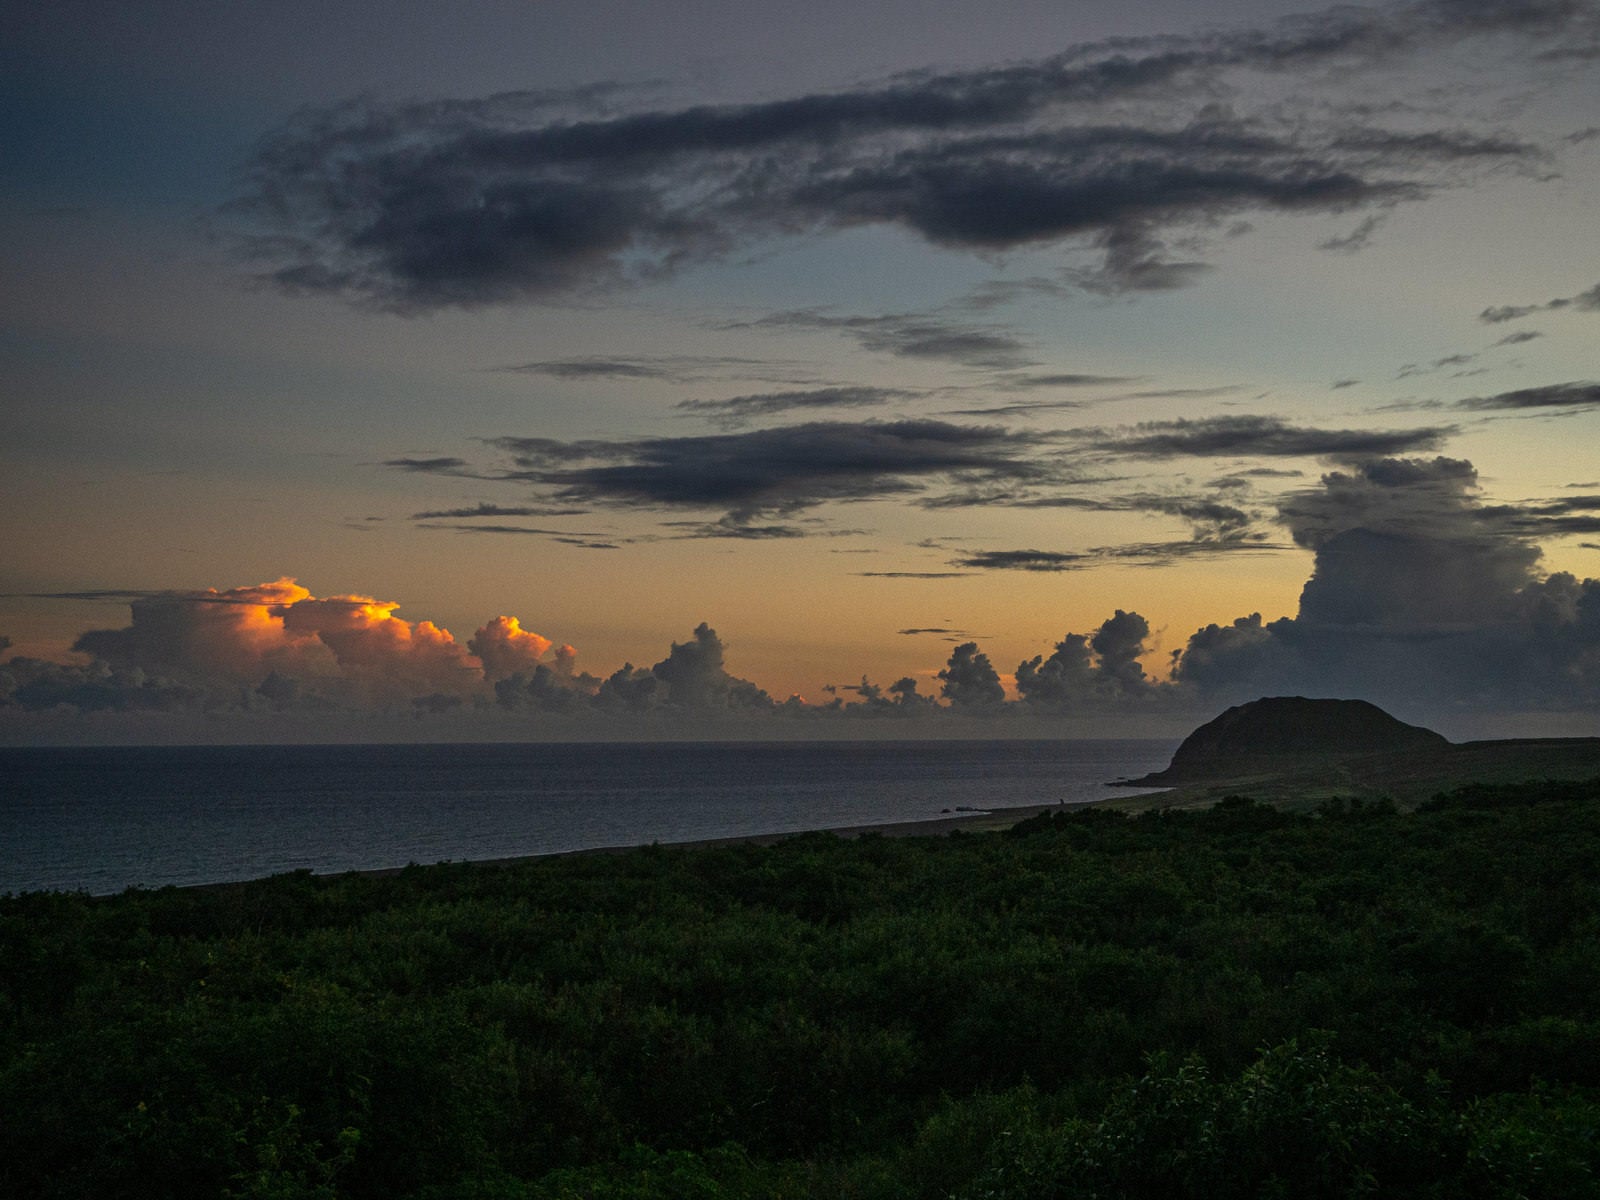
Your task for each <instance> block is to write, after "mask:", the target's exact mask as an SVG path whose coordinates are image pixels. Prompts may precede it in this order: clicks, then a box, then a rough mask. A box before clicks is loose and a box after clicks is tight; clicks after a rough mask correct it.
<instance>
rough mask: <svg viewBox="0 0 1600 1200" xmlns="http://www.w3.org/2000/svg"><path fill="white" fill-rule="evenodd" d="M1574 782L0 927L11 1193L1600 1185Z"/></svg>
mask: <svg viewBox="0 0 1600 1200" xmlns="http://www.w3.org/2000/svg"><path fill="white" fill-rule="evenodd" d="M1597 863H1600V780H1597V781H1593V782H1591V783H1588V784H1543V785H1529V786H1524V787H1518V788H1481V787H1480V788H1471V789H1466V790H1464V791H1462V792H1458V793H1455V794H1453V795H1452V796H1450V797H1445V798H1441V799H1439V800H1438V801H1435V802H1434V803H1432V804H1429V805H1425V806H1424V807H1423V809H1421V810H1419V811H1417V812H1415V813H1397V812H1395V811H1393V810H1392V809H1390V808H1388V807H1387V806H1377V807H1374V806H1365V807H1364V806H1361V805H1351V804H1346V805H1342V806H1341V805H1330V806H1327V807H1325V808H1324V810H1323V811H1321V812H1320V813H1318V814H1316V815H1293V814H1289V813H1284V812H1280V811H1277V810H1275V809H1270V808H1266V807H1262V806H1259V805H1255V804H1252V803H1251V802H1249V801H1247V800H1237V799H1236V800H1230V801H1225V802H1224V803H1223V804H1221V805H1219V806H1218V807H1216V808H1215V809H1212V810H1209V811H1206V812H1165V813H1150V814H1146V815H1143V816H1140V817H1137V818H1130V817H1123V816H1120V815H1117V814H1114V813H1109V812H1103V811H1084V812H1074V813H1070V814H1068V813H1062V814H1058V815H1050V816H1047V817H1043V818H1039V819H1036V820H1033V821H1030V822H1027V823H1025V824H1024V825H1021V826H1019V827H1018V828H1016V829H1015V830H1013V831H1011V832H1009V833H1007V834H981V835H961V834H957V835H953V836H950V837H947V838H912V839H885V838H877V837H864V838H861V839H859V840H840V839H837V838H833V837H829V836H824V835H816V836H807V837H801V838H795V839H793V840H790V841H786V842H784V843H782V844H780V845H777V846H773V847H768V848H760V847H755V846H748V845H745V846H731V847H725V848H716V849H700V850H668V849H660V848H650V849H643V850H638V851H633V852H629V853H625V854H620V855H593V856H579V857H570V858H560V859H550V860H545V861H540V862H534V863H528V864H524V865H520V866H515V867H508V868H504V869H491V868H472V867H466V866H460V865H444V866H436V867H428V868H418V867H413V868H408V869H407V870H405V871H403V872H401V873H399V874H396V875H391V876H386V877H356V876H347V877H341V878H333V879H318V878H312V877H310V876H309V875H305V874H298V875H289V876H280V877H277V878H273V879H269V880H264V881H261V882H259V883H254V884H248V885H239V886H228V887H222V888H217V889H209V890H198V889H190V890H176V889H166V890H162V891H158V892H140V891H132V892H128V893H126V894H124V895H122V896H119V897H111V898H102V899H91V898H88V897H84V896H75V895H59V894H50V893H37V894H28V895H22V896H16V897H7V898H4V899H0V1194H4V1195H10V1196H37V1197H97V1198H104V1197H122V1196H128V1197H143V1196H231V1197H277V1198H288V1197H335V1196H350V1197H384V1198H390V1197H416V1198H418V1200H442V1198H444V1197H467V1198H469V1200H470V1198H479V1200H511V1198H526V1200H546V1198H550V1200H554V1198H562V1200H567V1198H571V1200H578V1198H580V1197H582V1198H589V1197H640V1198H643V1197H678V1198H684V1200H688V1198H699V1197H737V1196H752V1197H754V1196H762V1197H766V1196H776V1197H805V1196H816V1197H824V1196H826V1197H833V1196H853V1197H862V1198H871V1200H892V1198H899V1197H923V1196H930V1197H934V1196H936V1197H947V1196H953V1197H972V1198H977V1197H996V1198H999V1197H1016V1198H1024V1197H1026V1198H1030V1200H1031V1198H1041V1197H1094V1196H1103V1197H1145V1196H1148V1197H1163V1198H1167V1197H1180V1196H1205V1197H1232V1196H1241V1197H1242V1196H1294V1197H1322V1196H1328V1197H1332V1196H1356V1195H1369V1194H1370V1195H1383V1196H1426V1197H1457V1196H1464V1197H1517V1196H1527V1197H1534V1196H1550V1197H1582V1196H1590V1195H1597V1194H1600V1185H1597V1183H1596V1178H1595V1172H1596V1168H1597V1166H1600V1141H1597V1139H1600V876H1597V873H1596V870H1595V868H1596V864H1597Z"/></svg>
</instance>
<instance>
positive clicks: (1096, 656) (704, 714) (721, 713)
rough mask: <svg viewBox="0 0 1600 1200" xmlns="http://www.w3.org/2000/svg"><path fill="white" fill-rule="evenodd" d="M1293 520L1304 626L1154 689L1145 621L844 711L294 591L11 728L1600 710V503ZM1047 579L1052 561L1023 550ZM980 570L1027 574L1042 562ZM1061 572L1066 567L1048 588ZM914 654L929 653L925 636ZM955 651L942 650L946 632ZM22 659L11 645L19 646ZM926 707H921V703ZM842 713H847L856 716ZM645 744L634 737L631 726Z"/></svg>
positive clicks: (685, 665) (1383, 500)
mask: <svg viewBox="0 0 1600 1200" xmlns="http://www.w3.org/2000/svg"><path fill="white" fill-rule="evenodd" d="M1276 520H1277V521H1278V522H1279V523H1281V524H1282V525H1283V526H1284V527H1285V528H1286V529H1287V530H1288V532H1289V534H1290V535H1291V537H1292V538H1293V540H1294V542H1295V543H1296V544H1298V545H1300V546H1302V547H1304V548H1306V549H1308V550H1310V551H1311V552H1312V554H1313V556H1314V559H1313V561H1314V567H1313V571H1312V574H1311V577H1310V579H1308V580H1307V581H1306V584H1305V586H1304V589H1303V590H1302V592H1301V597H1300V605H1299V611H1298V613H1297V614H1296V615H1295V616H1293V617H1287V618H1284V619H1282V620H1277V621H1271V622H1263V621H1262V619H1261V617H1260V615H1259V614H1255V613H1252V614H1249V615H1245V616H1241V617H1239V618H1237V619H1236V620H1234V621H1233V622H1232V623H1230V624H1211V625H1208V626H1206V627H1204V628H1201V629H1198V630H1196V631H1195V632H1194V633H1193V634H1192V635H1191V636H1190V637H1189V638H1188V640H1187V642H1186V643H1185V645H1184V646H1182V647H1181V648H1180V649H1178V650H1176V651H1174V652H1173V653H1172V655H1171V663H1170V673H1169V675H1168V676H1167V677H1166V678H1158V677H1153V676H1152V675H1151V674H1149V673H1147V672H1146V670H1145V667H1144V665H1143V663H1142V662H1141V658H1142V657H1145V656H1148V655H1149V653H1150V651H1151V649H1152V647H1151V645H1150V643H1149V638H1150V635H1151V629H1150V625H1149V622H1148V621H1147V620H1146V619H1145V618H1144V617H1143V616H1142V615H1140V614H1139V613H1138V612H1136V611H1133V610H1132V609H1129V610H1122V609H1118V610H1117V611H1116V612H1115V613H1113V614H1112V615H1111V616H1110V617H1108V618H1107V619H1106V620H1105V622H1104V623H1102V624H1101V625H1100V626H1099V627H1098V628H1097V629H1094V630H1092V631H1089V632H1087V633H1067V634H1066V635H1065V636H1064V637H1063V638H1062V639H1061V640H1060V641H1059V642H1057V643H1056V645H1055V646H1054V647H1053V648H1052V649H1051V651H1050V652H1049V653H1048V654H1047V655H1046V654H1042V653H1041V654H1039V655H1036V656H1034V657H1033V658H1031V659H1027V660H1024V661H1022V662H1020V663H1018V664H1017V665H1016V667H1015V669H1014V670H1013V671H1012V672H1010V676H1009V677H1010V682H1011V684H1012V692H1013V694H1014V696H1015V699H1008V698H1007V689H1006V686H1005V682H1004V681H1003V679H1002V676H1001V673H1000V671H999V670H998V669H997V668H996V667H995V665H994V664H993V663H992V662H991V660H990V658H989V657H988V655H987V654H986V653H984V652H983V650H982V649H981V647H980V646H979V644H978V643H977V642H976V641H966V642H962V643H961V644H959V645H957V646H956V647H955V649H954V651H953V652H952V653H951V654H950V656H949V659H948V661H947V662H946V663H945V664H944V665H943V667H942V668H941V669H939V670H938V671H937V672H936V673H935V672H933V671H931V670H930V671H929V672H928V676H929V677H928V678H925V679H924V680H922V681H919V680H917V679H916V678H913V677H909V676H908V677H905V678H902V679H899V680H896V681H894V682H893V683H891V684H889V685H887V686H882V685H878V684H875V683H873V682H872V681H870V680H868V679H867V678H865V677H863V678H862V680H861V682H860V684H852V685H845V686H842V687H840V686H834V687H832V688H830V689H829V690H830V691H832V692H833V693H834V696H833V698H832V699H831V700H829V701H827V702H824V703H814V704H807V703H805V702H804V701H803V700H801V699H800V698H799V697H791V698H789V699H787V700H784V701H777V700H774V699H773V698H772V697H771V696H770V695H769V694H768V693H767V692H766V691H764V690H763V689H762V688H761V687H760V686H759V685H758V684H756V683H753V682H751V681H749V680H745V679H741V678H739V677H737V676H735V675H733V674H731V673H730V672H729V671H728V669H727V666H726V663H725V647H724V645H723V642H722V640H721V638H720V637H719V636H718V635H717V633H716V632H715V631H714V630H713V629H712V628H711V627H710V626H709V625H708V624H704V623H702V624H701V625H700V626H699V627H698V628H696V629H695V630H694V631H693V634H692V635H691V637H690V638H689V639H688V640H686V641H684V642H682V643H677V642H675V643H673V644H672V645H671V647H670V649H669V650H668V652H667V653H666V655H665V657H664V658H662V659H661V660H660V661H659V662H657V663H655V664H654V665H652V666H650V667H636V666H634V665H633V664H632V663H624V664H623V665H622V666H620V667H618V668H616V669H615V670H614V671H612V672H611V673H610V674H608V675H605V676H603V677H602V676H597V675H593V674H590V673H588V672H587V671H579V670H578V669H577V668H576V657H577V652H576V651H575V650H574V649H573V647H571V646H561V647H559V648H557V646H556V643H555V642H554V641H553V640H552V639H550V638H548V637H545V636H543V635H540V634H537V633H534V632H532V631H531V630H527V629H524V628H523V627H522V626H521V624H520V622H519V621H518V620H517V619H516V618H514V617H508V616H500V617H497V618H495V619H494V620H492V621H489V622H487V623H486V624H485V625H484V626H482V627H481V628H479V629H478V630H477V631H476V632H475V633H474V634H473V636H472V637H471V638H469V639H468V640H467V641H466V642H465V643H461V642H458V641H457V640H456V639H455V638H454V637H453V636H452V635H451V634H450V633H449V632H448V631H446V630H443V629H440V628H438V627H436V626H435V625H433V624H432V623H431V622H428V621H421V622H418V623H415V624H413V623H411V622H409V621H406V620H403V619H401V618H399V617H397V616H395V615H394V613H395V609H396V608H397V607H398V605H396V604H394V603H392V602H387V601H378V600H374V599H372V598H371V597H366V596H355V595H347V596H332V597H325V598H321V599H319V598H317V597H314V596H313V595H312V594H311V593H310V592H309V591H308V590H307V589H305V588H304V587H301V586H300V585H299V584H297V583H296V582H294V581H293V580H290V579H280V580H278V581H276V582H274V583H268V584H261V585H258V586H255V587H240V588H232V589H227V590H222V591H217V590H208V591H206V592H203V593H189V594H151V595H144V596H134V597H131V607H132V621H131V623H130V624H129V625H127V626H125V627H122V628H117V629H101V630H91V631H89V632H86V633H84V634H83V635H82V636H81V637H80V638H79V639H78V641H77V643H76V645H75V646H74V650H75V651H77V652H78V653H80V654H81V655H84V656H87V657H88V658H89V660H90V661H89V662H88V663H86V664H76V665H63V664H56V663H47V662H42V661H39V660H35V659H29V658H25V657H21V656H13V657H12V658H11V659H10V660H9V661H7V662H4V663H0V728H3V725H4V722H5V721H6V719H7V717H8V716H11V717H15V716H16V715H18V714H20V713H24V712H26V713H39V712H53V713H56V714H58V715H70V714H72V713H74V712H93V711H156V712H190V713H194V712H199V713H206V714H212V715H218V714H228V715H239V714H251V713H253V714H272V713H284V712H292V711H309V712H319V711H333V710H342V711H356V712H388V713H395V712H410V713H414V714H416V715H417V716H418V717H419V718H426V717H427V716H429V715H430V714H438V713H442V712H450V711H456V710H471V709H473V708H477V709H480V710H491V709H494V710H500V711H503V712H509V713H516V714H522V715H523V716H525V717H526V718H527V722H528V723H527V731H528V732H529V734H530V735H536V734H537V733H538V732H539V730H540V720H541V718H548V717H557V718H560V719H561V722H562V723H560V724H558V725H557V728H558V729H559V730H563V731H569V732H570V731H571V730H572V729H573V728H575V727H581V726H588V727H593V728H604V727H606V726H607V724H608V723H610V724H612V725H613V726H619V724H620V727H624V728H625V727H626V722H627V721H629V720H634V719H637V718H640V717H644V716H647V715H648V714H651V713H669V714H674V715H676V716H679V717H683V716H689V717H700V718H708V719H712V720H714V721H718V720H726V719H728V718H730V717H731V718H751V719H754V718H772V719H778V718H796V719H809V720H824V719H830V718H874V717H885V718H887V717H898V718H926V719H933V718H936V717H939V716H941V715H943V714H948V713H959V714H966V715H978V716H984V717H990V718H994V719H1003V718H1005V717H1007V716H1012V715H1022V714H1027V715H1042V714H1049V715H1055V716H1060V717H1063V718H1070V717H1072V716H1073V715H1075V714H1078V715H1081V714H1085V713H1089V712H1095V713H1103V712H1108V711H1112V712H1124V713H1140V712H1144V713H1154V712H1162V711H1167V712H1178V713H1202V712H1205V711H1207V710H1208V709H1211V708H1215V707H1217V706H1219V705H1222V704H1230V703H1236V702H1238V701H1240V700H1243V699H1248V698H1252V697H1254V696H1257V695H1262V694H1284V693H1303V692H1310V693H1313V694H1334V695H1359V696H1363V697H1366V698H1370V699H1373V700H1376V701H1378V702H1379V703H1385V704H1391V705H1397V706H1400V707H1402V708H1404V709H1405V710H1406V711H1408V712H1416V711H1419V710H1420V711H1426V712H1435V713H1441V714H1448V713H1451V712H1455V713H1458V714H1459V713H1462V712H1471V711H1474V710H1477V711H1483V710H1513V711H1514V710H1538V709H1556V710H1568V709H1581V708H1593V707H1594V706H1596V705H1600V580H1597V579H1578V578H1576V577H1574V576H1573V575H1571V574H1569V573H1564V572H1558V573H1555V574H1550V575H1544V574H1541V573H1540V571H1539V570H1538V564H1539V559H1540V554H1541V552H1540V550H1539V547H1538V546H1537V544H1536V543H1535V541H1534V540H1533V538H1534V537H1535V536H1536V535H1537V534H1538V533H1539V532H1541V531H1543V530H1548V529H1551V528H1558V529H1560V530H1562V531H1563V532H1592V533H1596V534H1600V495H1588V494H1585V495H1574V496H1571V497H1569V498H1567V499H1566V500H1564V501H1563V502H1561V503H1559V504H1546V503H1534V504H1526V505H1511V504H1486V503H1483V502H1482V501H1481V500H1480V499H1479V497H1478V495H1477V471H1476V469H1475V468H1474V467H1473V465H1472V464H1471V463H1469V462H1466V461H1464V460H1461V459H1452V458H1447V457H1443V456H1437V457H1433V458H1392V457H1369V458H1364V459H1361V460H1358V461H1352V462H1351V463H1350V465H1348V466H1344V467H1341V468H1339V469H1336V470H1330V471H1328V472H1327V473H1325V474H1324V475H1323V476H1322V478H1321V480H1320V481H1319V483H1318V484H1317V485H1316V486H1314V487H1307V488H1302V489H1298V490H1295V491H1291V492H1289V493H1287V494H1286V495H1285V496H1284V498H1283V499H1282V500H1281V501H1280V504H1279V507H1278V512H1277V515H1276ZM1013 553H1015V554H1017V555H1019V556H1022V557H1024V558H1025V557H1026V556H1029V555H1032V556H1035V557H1037V558H1039V559H1042V560H1048V559H1049V558H1050V557H1051V556H1050V555H1049V554H1048V553H1047V552H1039V551H1026V552H1021V551H1019V552H1013ZM979 565H984V566H1009V567H1016V566H1022V567H1024V569H1038V568H1036V567H1031V566H1030V564H1029V563H1028V562H1025V561H1018V562H1011V563H986V564H979ZM1044 569H1054V568H1050V567H1046V568H1044ZM901 632H902V633H906V632H911V633H917V632H929V631H923V630H909V631H901ZM938 632H943V631H938ZM0 649H3V641H0ZM924 683H926V684H928V685H929V690H928V691H926V692H924V691H922V690H921V687H922V684H924ZM840 693H846V694H848V696H849V697H850V698H847V697H846V695H842V694H840ZM635 728H637V725H635Z"/></svg>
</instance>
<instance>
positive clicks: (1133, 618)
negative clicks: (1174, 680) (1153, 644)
mask: <svg viewBox="0 0 1600 1200" xmlns="http://www.w3.org/2000/svg"><path fill="white" fill-rule="evenodd" d="M1149 636H1150V623H1149V622H1148V621H1147V620H1145V618H1144V617H1142V616H1140V615H1139V614H1138V613H1136V612H1124V611H1123V610H1122V609H1120V608H1119V609H1117V610H1116V612H1115V613H1113V614H1112V615H1111V616H1110V617H1109V618H1107V619H1106V621H1105V622H1104V623H1103V624H1102V625H1101V626H1100V627H1099V628H1098V629H1096V630H1095V631H1094V633H1092V634H1088V635H1085V634H1078V633H1069V634H1067V636H1066V637H1064V638H1062V639H1061V641H1059V642H1057V643H1056V645H1055V649H1054V650H1053V651H1052V652H1051V654H1050V656H1049V657H1048V658H1046V657H1044V656H1043V655H1036V656H1035V657H1033V658H1031V659H1027V660H1025V661H1023V662H1021V663H1018V664H1017V672H1016V677H1017V693H1018V695H1019V696H1020V697H1021V700H1022V703H1023V704H1024V705H1027V706H1031V707H1036V708H1038V707H1042V708H1053V709H1088V708H1095V707H1120V706H1122V705H1124V704H1125V703H1127V702H1129V701H1133V702H1139V701H1143V700H1147V699H1150V698H1153V697H1156V696H1158V695H1159V693H1160V690H1161V689H1160V686H1159V685H1158V684H1157V683H1156V682H1155V681H1154V680H1152V679H1151V678H1150V677H1149V676H1147V675H1146V674H1145V670H1144V666H1143V664H1142V663H1141V662H1140V661H1139V659H1140V656H1141V655H1144V654H1146V653H1148V652H1149V649H1150V647H1149V645H1148V644H1147V641H1148V638H1149Z"/></svg>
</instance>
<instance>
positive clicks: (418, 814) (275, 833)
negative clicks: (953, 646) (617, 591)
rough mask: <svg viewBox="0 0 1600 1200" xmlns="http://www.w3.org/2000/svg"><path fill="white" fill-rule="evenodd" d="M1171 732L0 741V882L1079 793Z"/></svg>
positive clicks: (137, 883) (201, 875) (1103, 790)
mask: <svg viewBox="0 0 1600 1200" xmlns="http://www.w3.org/2000/svg"><path fill="white" fill-rule="evenodd" d="M1174 745H1175V743H1174V742H1171V741H1021V742H1017V741H988V742H983V741H971V742H959V741H946V742H800V743H795V742H786V743H757V744H751V743H681V742H679V743H627V744H593V743H585V744H577V743H573V744H561V745H506V744H492V745H408V746H181V747H168V746H162V747H154V746H144V747H92V748H70V749H68V748H61V749H20V750H19V749H0V893H4V892H20V891H39V890H60V891H85V892H90V893H94V894H101V893H109V892H118V891H121V890H123V889H124V888H128V887H160V886H163V885H167V884H196V883H216V882H222V881H226V880H240V879H254V878H259V877H261V876H265V875H273V874H277V873H279V872H283V871H295V870H300V869H303V868H308V869H310V870H311V871H314V872H317V873H319V874H320V873H328V872H339V871H349V870H364V869H370V868H376V867H395V866H404V865H405V864H407V863H412V862H416V863H435V862H443V861H447V860H451V861H455V860H464V859H466V860H470V859H489V858H505V857H510V856H515V855H524V854H550V853H558V852H562V851H569V850H583V849H592V848H596V847H603V846H633V845H644V844H648V843H651V842H662V843H668V842H685V841H698V840H702V839H707V838H722V837H737V836H746V835H752V834H763V833H785V832H794V831H799V830H807V829H838V828H847V827H850V826H856V825H876V824H880V823H885V822H896V821H918V820H931V819H936V818H938V817H940V816H942V815H946V810H950V812H951V813H952V814H953V813H955V812H956V811H957V810H961V809H980V810H990V809H998V808H1016V807H1022V806H1026V805H1031V804H1055V803H1066V804H1081V803H1085V802H1087V801H1091V800H1099V799H1104V798H1106V797H1108V796H1112V795H1117V794H1122V795H1126V794H1127V793H1126V792H1125V791H1120V792H1119V791H1118V790H1115V789H1111V788H1108V787H1106V786H1105V784H1106V782H1107V781H1108V780H1113V779H1119V778H1124V777H1134V776H1138V775H1142V774H1145V773H1146V772H1149V771H1153V770H1158V769H1160V768H1161V767H1163V766H1165V765H1166V764H1167V761H1168V759H1169V758H1170V757H1171V754H1172V750H1173V747H1174Z"/></svg>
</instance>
